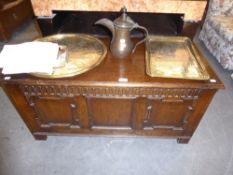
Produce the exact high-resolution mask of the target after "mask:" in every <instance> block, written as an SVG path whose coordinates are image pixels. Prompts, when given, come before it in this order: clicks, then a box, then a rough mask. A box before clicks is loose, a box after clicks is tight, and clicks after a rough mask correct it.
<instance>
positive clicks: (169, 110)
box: [144, 99, 196, 131]
mask: <svg viewBox="0 0 233 175" xmlns="http://www.w3.org/2000/svg"><path fill="white" fill-rule="evenodd" d="M195 101H196V100H195V99H157V100H149V101H148V105H147V113H146V116H145V120H144V129H171V130H180V131H182V130H184V128H185V125H186V124H187V123H188V119H189V117H190V115H191V113H192V112H193V110H194V108H195Z"/></svg>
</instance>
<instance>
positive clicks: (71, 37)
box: [33, 34, 107, 78]
mask: <svg viewBox="0 0 233 175" xmlns="http://www.w3.org/2000/svg"><path fill="white" fill-rule="evenodd" d="M37 41H46V42H54V43H58V44H59V46H62V47H65V50H66V52H67V53H66V54H67V58H66V62H65V64H64V65H63V66H58V67H55V68H54V71H53V73H52V75H47V74H42V73H33V75H35V76H38V77H44V78H63V77H71V76H75V75H78V74H81V73H84V72H87V71H89V70H91V69H93V68H94V67H96V66H97V65H99V64H100V63H101V61H102V60H103V59H104V58H105V56H106V53H107V49H106V46H105V45H104V43H102V42H101V41H100V40H99V39H97V38H95V37H92V36H90V35H85V34H57V35H52V36H48V37H44V38H40V39H37Z"/></svg>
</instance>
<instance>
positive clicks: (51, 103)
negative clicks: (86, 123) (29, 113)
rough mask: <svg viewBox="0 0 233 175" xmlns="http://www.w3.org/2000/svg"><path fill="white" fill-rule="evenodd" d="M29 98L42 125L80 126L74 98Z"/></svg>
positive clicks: (46, 126)
mask: <svg viewBox="0 0 233 175" xmlns="http://www.w3.org/2000/svg"><path fill="white" fill-rule="evenodd" d="M29 100H30V106H31V107H32V108H33V109H34V112H35V118H36V120H37V122H38V124H39V126H40V127H45V128H48V127H51V126H57V127H72V126H73V127H79V116H78V115H77V112H76V110H77V104H76V103H75V100H74V99H73V98H56V97H30V99H29Z"/></svg>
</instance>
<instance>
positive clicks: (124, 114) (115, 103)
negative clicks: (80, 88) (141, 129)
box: [88, 98, 133, 129]
mask: <svg viewBox="0 0 233 175" xmlns="http://www.w3.org/2000/svg"><path fill="white" fill-rule="evenodd" d="M132 109H133V100H132V99H123V98H122V99H112V98H88V111H89V118H90V121H91V126H92V128H101V127H102V128H103V127H115V128H117V127H118V128H122V127H123V128H128V129H130V128H131V125H132Z"/></svg>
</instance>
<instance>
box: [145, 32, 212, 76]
mask: <svg viewBox="0 0 233 175" xmlns="http://www.w3.org/2000/svg"><path fill="white" fill-rule="evenodd" d="M146 73H147V74H148V75H149V76H151V77H164V78H182V79H193V80H208V79H209V75H208V73H207V71H206V69H205V66H204V64H203V63H202V62H201V59H200V58H199V54H198V53H197V51H196V49H195V48H194V46H193V44H192V41H191V40H190V39H189V38H187V37H172V36H153V35H152V36H150V37H149V39H148V41H147V42H146Z"/></svg>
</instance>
